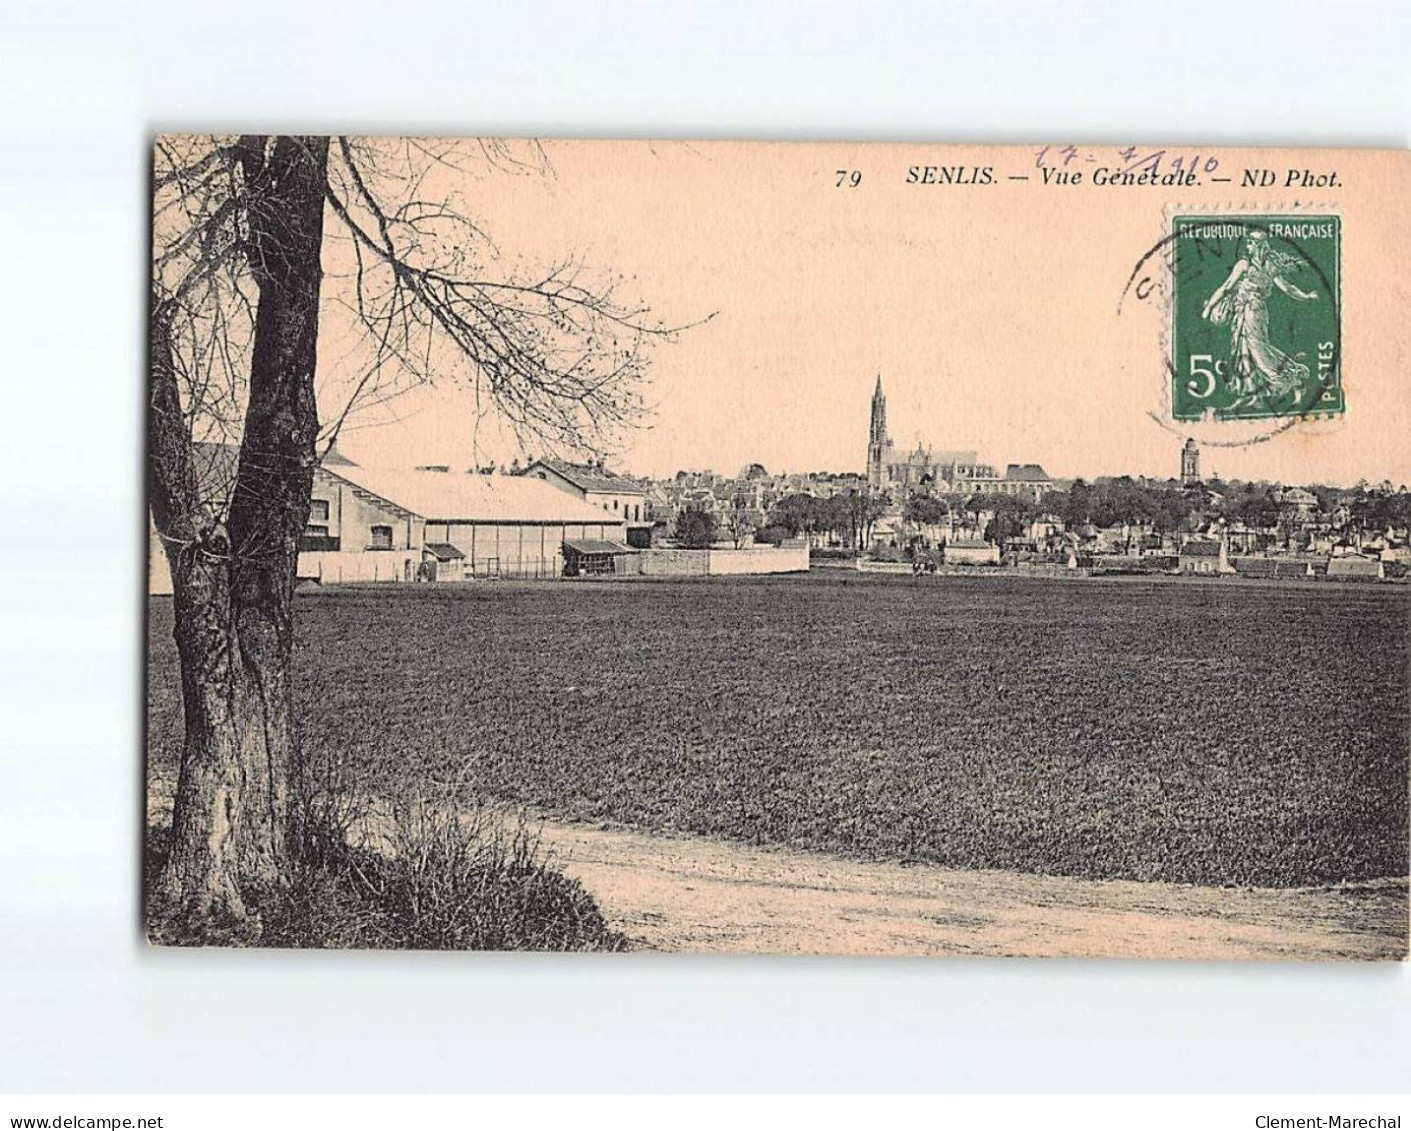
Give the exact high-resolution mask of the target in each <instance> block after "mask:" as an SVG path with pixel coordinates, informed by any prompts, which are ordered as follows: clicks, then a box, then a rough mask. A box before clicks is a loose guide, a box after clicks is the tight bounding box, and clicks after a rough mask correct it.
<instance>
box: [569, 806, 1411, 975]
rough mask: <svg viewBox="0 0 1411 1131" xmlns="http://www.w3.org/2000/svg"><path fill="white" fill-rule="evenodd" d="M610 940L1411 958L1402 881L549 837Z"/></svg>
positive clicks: (590, 834) (730, 948)
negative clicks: (1031, 867)
mask: <svg viewBox="0 0 1411 1131" xmlns="http://www.w3.org/2000/svg"><path fill="white" fill-rule="evenodd" d="M543 837H544V843H545V844H546V845H549V846H552V848H553V850H554V853H555V855H556V857H557V858H558V863H559V865H560V866H561V867H562V868H563V869H564V871H566V872H567V873H568V874H569V875H571V876H574V877H576V878H577V879H579V880H581V881H582V882H583V884H584V886H585V887H587V888H588V890H589V891H591V892H592V893H593V894H594V895H595V896H596V897H597V899H598V901H599V903H600V904H601V905H602V907H603V909H604V911H605V912H606V913H607V915H608V918H609V919H610V920H611V922H612V924H613V926H614V927H616V928H617V929H618V930H621V931H624V932H626V933H627V934H628V935H630V936H631V937H632V938H633V939H634V940H635V941H636V942H637V944H638V945H639V946H643V947H646V948H652V949H660V950H681V951H697V952H735V953H740V952H746V953H769V954H808V953H815V954H990V955H1055V956H1057V955H1063V956H1093V955H1110V956H1118V957H1133V958H1211V959H1229V958H1275V959H1278V958H1285V959H1287V958H1298V959H1373V958H1376V959H1395V958H1404V957H1406V937H1407V915H1408V911H1407V907H1408V901H1407V882H1406V881H1405V880H1384V881H1378V882H1374V883H1369V884H1356V885H1344V886H1340V887H1334V888H1316V889H1308V888H1305V889H1299V890H1293V891H1271V890H1267V889H1253V890H1243V889H1220V888H1205V887H1191V886H1182V885H1177V884H1162V883H1135V882H1131V881H1095V880H1075V879H1064V878H1056V877H1043V876H1024V875H1019V874H1016V873H1012V872H993V871H991V872H969V871H957V870H952V869H946V868H937V867H931V866H927V865H918V866H914V867H903V866H901V865H897V864H868V863H860V862H857V861H851V860H842V859H838V858H836V857H831V856H825V855H822V854H818V853H812V852H803V851H798V850H793V849H769V850H765V849H757V848H750V847H748V846H744V845H737V844H730V843H726V842H723V841H715V840H706V839H699V838H666V837H659V836H648V835H645V834H642V833H634V832H625V831H620V830H608V829H600V828H596V827H590V826H582V825H562V824H555V823H549V824H546V825H545V826H544V829H543Z"/></svg>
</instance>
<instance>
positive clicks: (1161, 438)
mask: <svg viewBox="0 0 1411 1131" xmlns="http://www.w3.org/2000/svg"><path fill="white" fill-rule="evenodd" d="M151 194H152V221H151V223H152V278H151V295H150V307H149V311H150V316H149V326H148V333H149V336H150V351H149V365H148V372H147V375H146V380H147V382H148V392H149V401H148V403H149V413H148V418H147V420H148V438H147V439H148V444H147V462H146V476H147V483H148V504H149V505H148V513H147V515H146V516H145V519H144V521H145V522H146V523H147V527H148V530H149V535H150V537H149V541H150V547H151V549H150V576H149V597H148V601H149V610H150V612H149V629H148V643H147V648H148V655H147V697H148V700H147V701H148V718H147V746H146V752H145V764H146V781H147V817H148V829H147V839H146V848H145V852H144V868H143V876H144V885H145V890H144V901H143V905H144V919H145V929H146V931H147V934H148V937H149V938H150V939H151V940H152V941H153V942H156V943H161V944H171V945H238V946H261V947H378V948H408V949H507V950H516V949H532V950H593V951H634V950H668V951H686V952H703V951H711V952H729V953H742V954H744V953H825V954H867V955H886V954H894V955H962V954H963V955H1016V956H1045V955H1058V956H1100V957H1101V956H1105V957H1113V956H1116V957H1150V958H1212V959H1228V958H1251V959H1307V960H1387V959H1391V960H1395V959H1405V958H1406V957H1407V947H1408V872H1411V867H1408V855H1409V853H1408V757H1409V756H1411V725H1409V723H1408V720H1409V719H1411V672H1409V671H1408V654H1411V653H1409V650H1411V492H1408V487H1407V484H1408V482H1411V444H1408V442H1407V438H1408V436H1411V319H1408V317H1407V314H1408V310H1411V271H1408V267H1407V264H1408V261H1409V260H1411V247H1408V244H1407V232H1408V230H1411V157H1408V154H1407V153H1404V152H1389V151H1373V150H1364V151H1355V150H1273V149H1220V148H1212V147H1205V146H1198V145H1187V146H1180V147H1175V146H1160V145H1143V144H1112V145H1083V144H1068V143H1065V142H1062V141H1055V142H1053V143H1051V144H1035V145H1029V146H1008V147H983V146H964V147H953V146H944V145H934V144H927V145H900V144H885V145H880V144H870V145H869V144H843V143H818V144H762V143H734V142H683V141H668V142H649V141H630V142H628V141H623V142H615V141H506V140H499V139H495V140H484V139H481V140H476V139H469V140H466V139H461V140H456V139H434V138H376V137H374V138H369V137H352V136H350V137H294V136H259V135H250V136H235V135H232V136H163V137H160V138H158V139H157V140H156V141H155V143H154V147H153V161H152V178H151Z"/></svg>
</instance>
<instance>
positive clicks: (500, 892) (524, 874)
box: [144, 762, 627, 951]
mask: <svg viewBox="0 0 1411 1131" xmlns="http://www.w3.org/2000/svg"><path fill="white" fill-rule="evenodd" d="M318 778H319V780H317V781H311V782H310V783H309V787H308V788H307V790H306V793H305V796H306V799H307V800H306V801H305V803H304V804H303V805H302V806H301V815H300V819H299V821H298V827H297V829H296V831H295V834H294V849H295V850H294V853H293V858H292V861H291V867H290V874H289V875H288V876H287V877H286V879H285V882H284V883H283V884H280V885H277V886H272V887H255V888H251V889H250V890H248V891H247V892H245V893H244V895H245V899H246V904H247V906H248V907H249V908H250V909H251V910H252V912H253V913H254V915H255V917H256V920H257V924H258V927H257V931H258V933H257V940H256V939H254V938H251V937H249V936H248V935H247V936H245V937H240V936H237V935H232V934H231V933H229V932H221V933H220V935H219V937H215V936H212V935H210V934H207V935H205V936H202V937H194V936H192V935H190V933H189V932H188V931H184V930H180V929H178V928H177V926H176V924H175V921H174V920H173V919H172V917H170V916H169V915H167V914H166V913H165V912H164V909H163V908H162V907H161V906H160V905H156V904H154V903H152V902H150V899H149V905H148V907H147V923H148V933H149V937H150V938H151V940H152V941H153V942H155V943H162V944H167V945H178V946H192V945H197V946H199V945H239V944H240V943H242V942H250V941H255V942H256V945H259V946H266V947H302V948H339V949H343V948H377V949H411V950H550V951H615V950H624V949H626V943H627V940H626V939H625V937H624V936H623V935H621V934H619V933H618V932H616V931H613V930H611V929H610V928H609V927H608V925H607V923H606V921H605V920H604V918H603V915H602V912H601V911H600V910H599V908H598V905H597V903H596V902H595V901H594V899H593V897H592V896H591V895H590V894H588V892H587V891H586V890H585V889H584V888H583V886H582V885H581V884H580V883H579V882H578V881H577V880H574V879H570V878H569V877H567V876H565V875H564V874H563V873H562V872H560V871H558V870H557V869H556V868H555V867H554V864H553V858H552V855H551V853H549V852H548V851H547V850H546V849H545V848H544V847H543V845H542V843H541V842H540V839H539V837H538V835H537V833H536V832H535V831H534V830H533V829H532V828H531V826H530V825H529V824H528V822H527V821H526V819H525V817H524V815H523V813H518V812H513V811H511V810H509V809H508V808H506V807H503V806H497V805H493V804H490V803H476V804H470V805H467V804H466V803H465V802H464V801H463V799H462V798H461V797H460V795H459V791H457V790H454V789H445V790H442V791H440V792H439V794H438V796H436V797H434V798H432V797H427V796H425V795H424V794H420V793H411V792H408V793H406V794H404V795H402V796H399V797H395V798H392V799H390V800H384V801H381V802H377V803H374V802H371V801H369V800H367V799H365V798H364V797H363V796H362V795H361V794H360V793H359V792H358V791H357V790H356V789H355V788H354V787H353V785H352V783H350V782H349V781H348V780H346V776H345V774H344V772H343V768H342V764H341V762H335V763H327V762H325V763H322V764H321V765H319V766H318ZM169 836H170V825H168V824H160V823H153V824H151V825H149V828H148V842H147V851H146V853H145V859H144V873H145V875H144V879H145V881H146V891H147V892H148V893H152V892H154V891H155V890H156V887H155V880H156V877H157V874H158V873H159V871H160V869H161V865H162V863H163V861H164V859H165V855H166V845H167V841H168V839H169Z"/></svg>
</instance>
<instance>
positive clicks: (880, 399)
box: [867, 373, 888, 491]
mask: <svg viewBox="0 0 1411 1131" xmlns="http://www.w3.org/2000/svg"><path fill="white" fill-rule="evenodd" d="M887 447H888V441H887V395H886V394H885V393H884V392H882V375H881V374H880V373H879V374H877V388H876V389H874V390H873V392H872V424H871V426H870V427H869V428H868V430H867V485H868V486H869V487H870V488H872V490H874V491H880V490H881V489H882V485H883V483H884V482H885V479H886V469H885V467H884V466H883V460H884V459H885V458H886V453H887Z"/></svg>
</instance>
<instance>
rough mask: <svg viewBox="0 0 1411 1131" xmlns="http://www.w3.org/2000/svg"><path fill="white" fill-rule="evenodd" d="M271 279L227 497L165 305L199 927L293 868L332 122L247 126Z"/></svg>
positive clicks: (177, 599)
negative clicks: (270, 136)
mask: <svg viewBox="0 0 1411 1131" xmlns="http://www.w3.org/2000/svg"><path fill="white" fill-rule="evenodd" d="M236 152H237V159H238V160H239V162H240V164H241V166H242V169H243V172H244V186H245V193H246V201H245V214H246V217H247V223H248V232H249V237H248V244H247V246H246V248H245V254H246V255H247V257H248V259H249V262H250V265H251V270H252V274H253V276H254V279H255V282H256V283H257V285H258V287H259V300H258V305H257V308H256V314H255V338H254V344H253V354H252V363H251V374H250V395H249V408H248V410H247V413H246V418H245V425H244V435H243V438H242V442H241V449H240V459H239V466H238V470H237V473H236V479H235V485H234V490H233V493H232V497H231V501H230V507H229V511H228V512H227V513H226V515H225V516H224V521H223V522H222V521H220V516H219V515H218V514H215V513H211V512H208V511H206V510H204V509H203V506H202V500H201V486H202V485H201V484H200V483H199V482H198V481H197V478H198V477H197V472H196V468H195V461H194V459H193V456H194V452H193V448H192V439H191V434H190V430H189V428H188V427H187V426H186V425H185V422H184V420H183V417H182V413H181V405H180V400H179V396H178V392H177V382H176V379H175V374H174V370H173V364H172V354H171V336H170V318H171V316H172V313H173V311H172V309H171V304H167V305H162V304H159V305H157V306H156V307H155V308H154V310H153V313H152V320H151V321H152V326H151V334H152V356H151V362H150V380H151V394H152V395H151V407H150V412H149V432H150V437H151V439H150V444H151V450H150V458H149V474H150V480H151V482H150V489H149V493H150V498H151V505H152V514H153V519H154V521H155V522H156V525H157V530H158V532H159V534H160V535H161V536H162V539H163V543H164V545H165V547H166V551H167V558H168V561H169V563H170V565H171V576H172V588H173V602H174V611H175V620H176V624H175V631H174V635H175V637H176V643H177V648H178V652H179V654H180V661H181V682H182V698H183V704H184V710H185V723H186V740H185V745H184V747H183V749H182V759H181V769H180V776H179V778H178V782H177V792H176V807H175V811H174V813H173V818H172V840H171V848H170V854H169V856H168V859H167V862H166V865H165V868H164V870H163V873H162V876H161V879H160V881H159V884H158V893H159V896H160V897H161V898H163V899H164V901H165V902H166V903H167V906H168V908H169V910H170V911H171V912H172V913H174V914H175V915H176V916H177V917H179V918H180V919H181V920H182V921H184V922H185V923H186V924H187V925H188V927H190V928H191V929H192V930H194V931H196V932H197V933H198V934H201V935H209V934H210V933H211V932H212V931H213V930H214V931H222V930H231V931H234V932H235V933H237V934H245V935H247V936H249V935H253V934H254V933H256V932H257V931H258V924H257V923H255V922H253V919H252V916H251V914H250V912H249V910H248V909H247V907H246V904H245V900H244V898H243V895H244V893H245V892H246V891H247V890H249V889H250V888H251V887H252V886H259V885H266V884H275V883H279V882H280V881H281V880H282V879H283V878H284V877H286V876H287V872H288V868H287V865H288V860H289V854H290V850H291V837H292V836H293V835H294V834H295V832H296V830H295V829H294V827H293V826H294V821H295V819H296V814H297V806H296V805H295V800H296V794H297V790H298V785H299V775H298V773H297V766H296V750H295V743H294V735H293V730H292V726H291V718H290V714H291V702H290V692H291V684H290V674H289V667H290V656H291V650H292V643H293V635H292V602H293V590H294V578H295V569H296V565H297V559H298V541H299V535H300V533H301V531H302V530H303V527H304V524H305V523H306V522H307V520H308V510H309V495H310V491H311V489H312V484H313V469H314V464H315V461H316V457H315V449H314V445H315V439H316V436H317V432H318V408H317V404H316V401H315V397H314V363H315V356H316V351H317V342H318V299H319V287H320V284H321V282H322V276H323V271H322V266H321V263H320V250H321V247H322V242H323V209H324V194H325V191H326V176H327V157H328V141H327V139H326V138H290V137H281V138H278V139H276V140H275V141H274V142H273V143H272V144H270V143H268V142H267V141H266V139H264V138H259V137H249V138H242V139H241V140H240V142H239V144H238V146H237V151H236Z"/></svg>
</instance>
